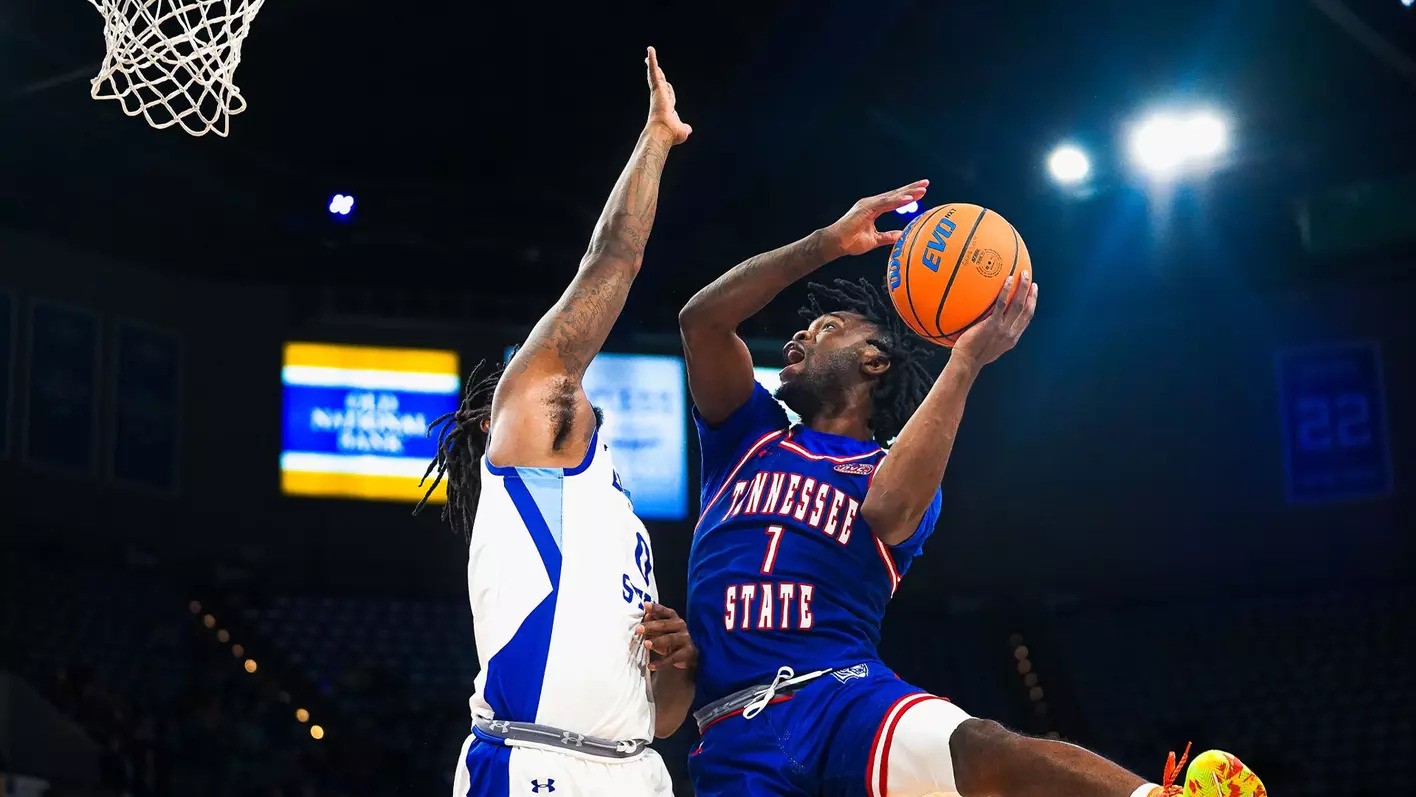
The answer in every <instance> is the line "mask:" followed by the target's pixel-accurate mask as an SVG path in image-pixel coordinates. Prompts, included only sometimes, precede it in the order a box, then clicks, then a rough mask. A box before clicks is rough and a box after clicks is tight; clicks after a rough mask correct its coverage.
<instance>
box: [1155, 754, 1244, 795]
mask: <svg viewBox="0 0 1416 797" xmlns="http://www.w3.org/2000/svg"><path fill="white" fill-rule="evenodd" d="M1189 757H1190V745H1188V744H1186V745H1185V752H1184V753H1181V755H1180V760H1178V761H1177V760H1175V753H1174V752H1171V754H1170V755H1169V756H1168V757H1167V758H1166V760H1165V779H1164V780H1162V781H1161V782H1160V790H1159V792H1158V793H1154V792H1153V793H1154V794H1156V797H1268V791H1266V790H1265V789H1264V783H1263V781H1261V780H1259V776H1258V775H1255V774H1254V771H1253V770H1252V769H1249V768H1248V767H1246V766H1244V762H1242V761H1240V760H1239V759H1237V758H1235V757H1234V756H1232V755H1230V754H1229V753H1226V752H1224V751H1222V750H1208V751H1206V752H1203V753H1200V754H1199V755H1197V756H1195V760H1194V761H1192V762H1190V768H1189V769H1188V770H1185V781H1184V783H1176V782H1175V778H1176V776H1178V775H1179V774H1180V768H1181V767H1183V766H1185V760H1186V759H1187V758H1189Z"/></svg>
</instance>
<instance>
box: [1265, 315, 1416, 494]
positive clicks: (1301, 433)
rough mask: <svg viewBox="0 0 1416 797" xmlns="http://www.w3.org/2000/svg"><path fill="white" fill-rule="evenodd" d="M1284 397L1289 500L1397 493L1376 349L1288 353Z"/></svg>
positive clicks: (1281, 374) (1357, 346)
mask: <svg viewBox="0 0 1416 797" xmlns="http://www.w3.org/2000/svg"><path fill="white" fill-rule="evenodd" d="M1278 392H1279V401H1280V410H1281V414H1282V419H1283V444H1284V453H1285V463H1284V464H1285V466H1286V468H1287V488H1288V498H1289V500H1290V501H1294V502H1301V503H1312V502H1320V501H1335V500H1351V499H1358V498H1368V497H1372V496H1377V495H1383V494H1386V493H1389V492H1391V489H1392V471H1391V457H1390V452H1389V450H1388V441H1387V419H1386V397H1385V391H1384V388H1383V384H1382V368H1381V353H1380V350H1379V349H1378V348H1377V346H1376V344H1373V343H1352V344H1340V345H1333V346H1320V347H1312V348H1302V349H1290V350H1287V351H1283V352H1281V353H1280V354H1279V357H1278Z"/></svg>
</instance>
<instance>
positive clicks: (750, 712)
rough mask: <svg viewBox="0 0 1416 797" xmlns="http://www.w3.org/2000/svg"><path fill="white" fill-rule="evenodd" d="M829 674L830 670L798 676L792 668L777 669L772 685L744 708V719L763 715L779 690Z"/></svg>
mask: <svg viewBox="0 0 1416 797" xmlns="http://www.w3.org/2000/svg"><path fill="white" fill-rule="evenodd" d="M828 672H830V670H817V671H816V672H809V673H807V674H806V675H797V674H796V672H795V671H794V670H792V668H791V667H779V668H778V669H777V677H776V678H773V679H772V683H770V684H768V685H767V688H766V689H764V690H762V694H760V695H758V696H757V697H754V698H753V699H752V702H751V703H748V704H747V706H746V707H744V708H743V710H742V718H743V719H745V720H750V719H752V718H753V717H755V716H757V715H758V714H761V713H762V709H764V708H767V706H768V705H769V704H770V703H771V702H772V700H773V699H775V698H776V697H777V690H779V689H785V688H786V687H788V686H796V685H797V684H800V683H806V682H807V681H810V680H811V679H813V678H820V677H821V676H823V675H825V674H826V673H828Z"/></svg>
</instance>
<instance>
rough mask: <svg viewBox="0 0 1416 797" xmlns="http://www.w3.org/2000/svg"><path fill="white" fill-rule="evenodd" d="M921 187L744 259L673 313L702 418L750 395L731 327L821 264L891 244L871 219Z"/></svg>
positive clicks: (894, 236)
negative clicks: (796, 239)
mask: <svg viewBox="0 0 1416 797" xmlns="http://www.w3.org/2000/svg"><path fill="white" fill-rule="evenodd" d="M928 187H929V181H928V180H919V181H917V182H913V183H910V184H909V185H906V186H901V187H899V188H897V189H895V190H894V191H888V192H886V193H884V194H878V195H876V196H872V197H866V198H865V199H862V200H860V201H859V202H856V203H855V205H853V206H852V207H851V209H850V210H849V211H847V213H846V215H844V216H842V217H841V218H840V219H839V220H837V221H836V222H835V223H833V224H831V225H830V226H828V227H825V228H823V229H820V230H817V231H816V232H813V233H812V234H810V235H808V236H806V237H805V238H802V239H801V240H799V241H796V242H795V243H790V244H787V245H786V246H783V247H781V248H778V249H773V250H772V251H770V252H765V253H763V254H760V255H757V256H756V257H752V258H749V259H747V260H744V261H743V262H741V263H739V264H738V265H737V266H735V267H734V268H733V269H732V270H731V271H729V272H727V273H726V274H724V275H723V276H721V277H719V278H718V279H716V280H714V281H713V283H712V284H711V285H709V286H708V287H706V288H704V289H703V290H701V291H699V292H698V293H697V294H695V295H694V296H693V298H692V299H689V300H688V304H686V305H684V306H683V309H682V310H680V311H679V332H680V334H681V335H682V336H683V350H684V358H685V360H686V361H687V363H688V388H689V392H690V393H692V395H693V403H694V406H696V407H697V408H698V413H699V414H700V415H702V416H703V420H704V421H706V422H708V423H709V424H716V423H719V422H720V421H722V420H724V419H725V418H727V417H728V416H729V415H731V414H732V413H733V411H734V410H736V409H737V408H738V407H741V406H742V405H743V404H744V403H745V402H746V401H747V400H748V397H749V396H750V395H751V394H752V385H753V381H754V380H753V376H752V355H751V354H750V353H749V352H748V350H747V344H745V343H743V341H742V339H741V338H739V337H738V334H737V328H738V326H739V325H741V324H742V322H744V321H746V320H747V319H749V318H751V317H752V316H754V315H756V314H757V313H758V312H759V311H761V310H762V308H764V307H766V306H767V304H768V303H769V302H771V301H772V299H773V298H774V297H776V295H777V294H779V293H781V292H782V290H783V289H784V288H786V287H787V286H788V285H791V284H792V283H794V282H796V281H797V280H799V279H801V278H802V277H805V276H806V275H808V274H810V273H812V272H813V271H816V270H817V269H819V268H821V267H822V266H824V265H826V264H827V263H830V262H831V261H833V260H835V259H837V258H840V257H843V256H845V255H859V254H864V253H865V252H869V251H870V250H872V249H875V248H876V247H879V246H885V245H886V244H892V243H894V242H895V241H896V240H898V239H899V237H900V233H899V231H898V230H892V231H888V232H881V231H879V230H877V229H875V220H876V219H878V218H880V216H881V215H883V214H885V213H888V212H889V211H891V210H894V209H895V208H898V207H902V206H904V205H908V204H909V203H911V202H914V201H916V200H918V199H920V198H921V197H923V196H924V193H925V191H926V190H927V189H928Z"/></svg>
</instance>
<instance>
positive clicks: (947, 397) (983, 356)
mask: <svg viewBox="0 0 1416 797" xmlns="http://www.w3.org/2000/svg"><path fill="white" fill-rule="evenodd" d="M1012 287H1013V277H1009V278H1008V279H1006V280H1004V282H1003V290H1002V291H1000V292H999V294H998V298H997V300H995V303H994V306H993V313H992V315H990V316H989V317H988V319H987V320H985V321H983V322H981V323H979V324H977V325H976V326H974V327H973V328H971V329H969V331H967V332H965V333H964V334H963V336H962V337H960V338H959V342H958V343H956V344H954V351H953V354H951V355H950V356H949V364H948V365H947V366H945V367H944V371H943V372H942V373H941V374H939V378H938V379H936V380H935V382H934V387H932V388H930V390H929V395H927V396H925V398H924V402H923V403H922V404H920V405H919V409H917V410H915V413H914V416H913V417H911V418H910V419H909V421H908V422H906V423H905V426H904V428H903V429H901V430H900V434H899V436H898V437H897V438H895V444H894V445H892V446H891V447H890V455H889V456H887V457H885V459H884V461H882V462H881V463H880V467H879V469H878V470H876V472H875V479H874V480H873V481H871V483H870V492H868V493H867V494H866V496H865V501H864V502H863V503H862V504H861V507H860V512H861V516H862V517H864V518H865V519H866V521H867V522H868V523H870V528H871V529H873V530H874V531H875V536H877V537H879V538H880V541H881V542H884V543H885V544H886V545H897V544H899V543H901V542H904V541H905V540H906V539H908V538H909V537H910V535H912V534H914V532H915V530H916V528H917V527H918V526H919V522H920V520H921V519H922V518H923V517H924V513H925V511H926V510H927V509H928V508H929V505H930V503H931V502H932V501H933V500H934V493H935V491H937V490H938V489H939V483H940V482H941V481H943V479H944V468H945V467H946V466H947V465H948V464H949V454H950V452H952V451H953V449H954V437H955V435H957V434H958V432H959V421H960V420H961V419H962V418H963V416H964V401H965V399H967V398H968V394H969V389H970V388H971V387H973V383H974V379H975V378H976V377H977V376H978V371H979V369H980V368H982V367H983V366H985V365H987V364H989V363H991V362H993V361H994V360H996V359H998V358H999V357H1000V356H1002V355H1003V353H1004V352H1006V351H1008V350H1009V349H1011V348H1013V346H1014V345H1015V344H1017V342H1018V338H1019V337H1021V336H1022V334H1023V331H1024V330H1026V329H1027V328H1028V324H1029V323H1030V322H1031V321H1032V317H1033V311H1034V310H1036V309H1037V285H1036V284H1035V283H1033V282H1032V275H1031V274H1030V273H1028V272H1026V271H1024V272H1023V274H1022V283H1021V284H1020V285H1019V286H1018V287H1019V289H1020V290H1019V292H1018V296H1017V300H1016V301H1013V302H1012V303H1011V304H1010V303H1008V292H1009V291H1010V290H1011V289H1012Z"/></svg>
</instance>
